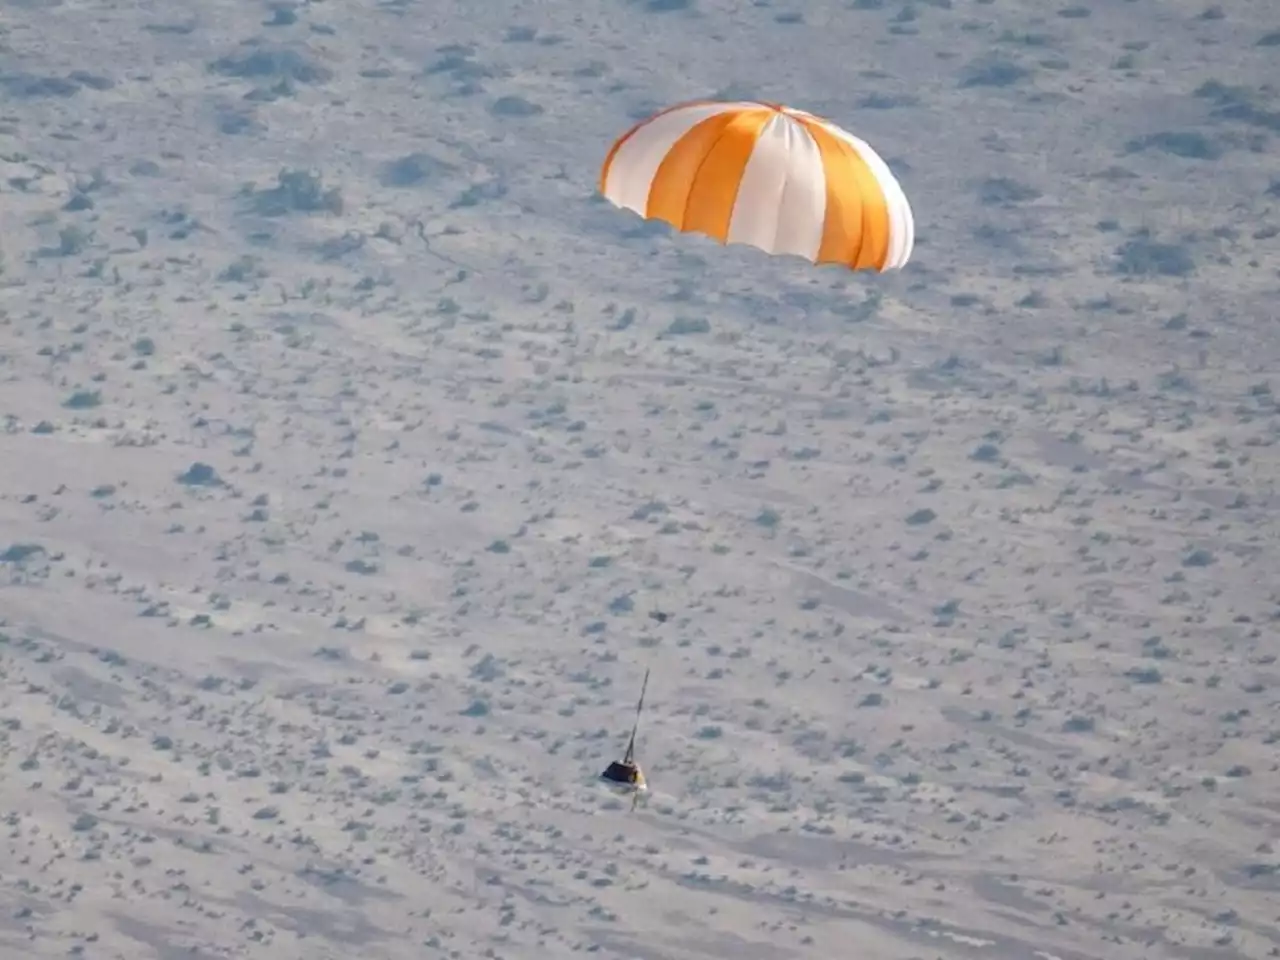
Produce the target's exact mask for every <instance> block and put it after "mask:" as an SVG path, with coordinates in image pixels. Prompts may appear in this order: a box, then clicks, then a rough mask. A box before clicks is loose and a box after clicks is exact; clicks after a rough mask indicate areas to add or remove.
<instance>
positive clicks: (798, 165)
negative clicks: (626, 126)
mask: <svg viewBox="0 0 1280 960" xmlns="http://www.w3.org/2000/svg"><path fill="white" fill-rule="evenodd" d="M600 192H601V193H603V194H604V196H605V198H606V199H608V200H609V201H610V202H611V203H613V204H615V205H616V206H619V207H622V208H623V209H625V210H632V211H634V212H636V213H638V214H640V215H641V216H642V217H645V218H650V219H657V220H664V221H666V222H667V223H669V224H671V225H672V226H673V227H675V228H676V229H677V230H680V231H683V232H686V233H701V234H706V235H707V236H709V237H713V238H714V239H716V240H719V241H720V242H721V243H741V244H748V245H750V246H753V247H758V248H760V249H761V250H764V251H765V252H767V253H771V254H795V255H798V256H801V257H804V258H805V259H806V260H810V261H812V262H814V263H839V264H844V265H845V266H847V267H849V268H850V269H853V270H879V271H885V270H897V269H901V268H902V267H903V266H905V265H906V263H907V261H908V260H909V259H910V257H911V251H912V249H913V248H914V247H915V221H914V219H913V217H912V214H911V204H910V203H908V202H907V197H906V194H905V193H903V191H902V187H901V185H900V184H899V183H898V181H897V179H896V178H895V177H894V175H893V174H892V173H891V172H890V170H889V165H888V164H886V163H885V162H884V160H882V159H881V158H880V157H879V155H877V154H876V152H875V151H874V150H873V149H871V147H870V146H869V145H868V144H867V143H865V142H864V141H862V140H859V139H858V138H857V137H855V136H853V135H852V134H850V133H849V132H848V131H846V130H842V129H841V128H840V127H837V126H836V125H835V124H833V123H831V122H830V121H827V120H824V119H822V118H821V117H816V116H814V115H813V114H811V113H805V112H804V111H802V110H793V109H791V108H789V107H784V106H781V105H778V104H768V103H755V102H749V101H744V102H732V103H722V102H716V101H710V100H695V101H691V102H689V103H681V104H677V105H676V106H673V107H670V108H668V109H666V110H663V111H662V112H660V113H657V114H655V115H653V116H652V117H649V118H648V119H647V120H644V121H642V122H640V123H638V124H636V125H635V126H634V127H632V128H631V129H630V130H628V131H627V132H626V133H625V134H623V135H622V137H621V138H619V139H618V140H617V142H615V143H614V145H613V148H612V149H611V150H610V151H609V155H608V156H607V157H605V161H604V165H603V167H602V168H601V170H600Z"/></svg>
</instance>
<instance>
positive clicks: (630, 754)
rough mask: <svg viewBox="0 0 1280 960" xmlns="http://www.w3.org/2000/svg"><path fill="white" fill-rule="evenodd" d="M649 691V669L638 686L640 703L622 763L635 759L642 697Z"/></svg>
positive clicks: (632, 761) (646, 669) (637, 706)
mask: <svg viewBox="0 0 1280 960" xmlns="http://www.w3.org/2000/svg"><path fill="white" fill-rule="evenodd" d="M648 689H649V669H648V668H647V667H646V668H645V671H644V682H643V683H642V684H641V685H640V701H639V702H638V703H637V704H636V722H635V723H634V724H632V726H631V739H630V740H628V741H627V752H626V755H625V756H623V758H622V762H623V763H634V762H635V759H636V732H637V731H638V730H639V729H640V714H641V712H643V710H644V695H645V691H647V690H648Z"/></svg>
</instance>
